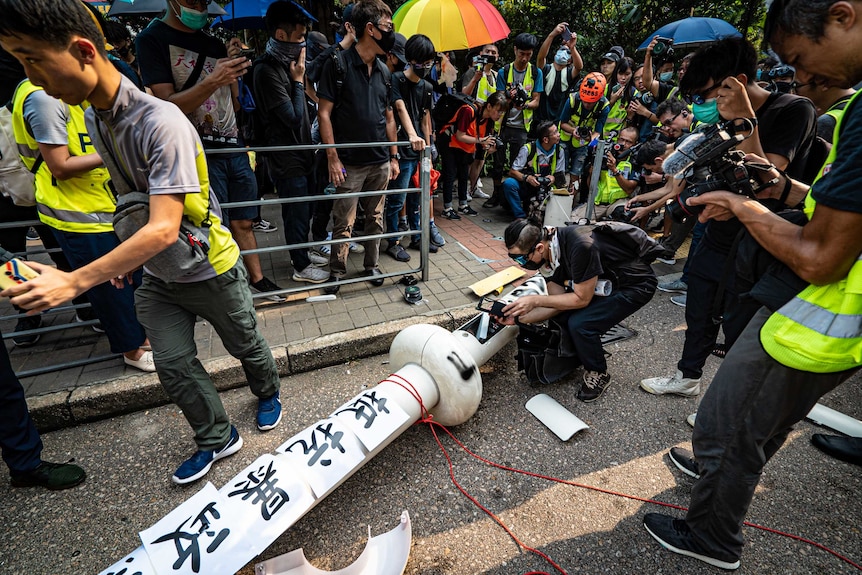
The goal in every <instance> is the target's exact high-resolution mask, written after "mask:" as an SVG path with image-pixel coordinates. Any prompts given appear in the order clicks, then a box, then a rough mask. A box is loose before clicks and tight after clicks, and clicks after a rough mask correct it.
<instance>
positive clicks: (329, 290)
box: [323, 276, 341, 295]
mask: <svg viewBox="0 0 862 575" xmlns="http://www.w3.org/2000/svg"><path fill="white" fill-rule="evenodd" d="M326 281H328V282H337V281H338V278H337V277H335V276H329V279H328V280H326ZM340 289H341V286H340V285H338V284H335V285H331V286H326V287H325V288H323V293H325V294H326V295H335V294H337V293H338V290H340Z"/></svg>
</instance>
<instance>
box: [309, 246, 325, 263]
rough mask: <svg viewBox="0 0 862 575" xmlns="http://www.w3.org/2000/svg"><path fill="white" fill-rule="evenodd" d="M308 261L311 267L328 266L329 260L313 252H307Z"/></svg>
mask: <svg viewBox="0 0 862 575" xmlns="http://www.w3.org/2000/svg"><path fill="white" fill-rule="evenodd" d="M308 259H309V261H311V265H313V266H328V265H329V258H328V257H326V256H324V255H321V254H319V253H317V252H315V251H313V250H308Z"/></svg>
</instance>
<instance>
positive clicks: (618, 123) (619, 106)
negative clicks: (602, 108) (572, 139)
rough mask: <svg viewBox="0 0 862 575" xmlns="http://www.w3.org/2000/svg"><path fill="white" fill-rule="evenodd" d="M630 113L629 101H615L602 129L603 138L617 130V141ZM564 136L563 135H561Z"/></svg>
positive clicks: (605, 138) (608, 136)
mask: <svg viewBox="0 0 862 575" xmlns="http://www.w3.org/2000/svg"><path fill="white" fill-rule="evenodd" d="M627 115H628V103H626V102H624V101H623V99H622V98H620V99H619V100H617V101H616V102H614V104H613V106H611V107H610V110H608V118H607V120H605V127H604V129H602V139H603V140H607V139H608V138H610V136H611V132H616V135H615V136H614V138H613V140H614V141H616V139H617V137H618V136H619V135H620V132H621V131H622V129H623V128H624V127H625V123H626V116H627ZM561 137H562V136H561Z"/></svg>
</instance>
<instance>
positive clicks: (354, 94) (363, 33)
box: [317, 0, 399, 293]
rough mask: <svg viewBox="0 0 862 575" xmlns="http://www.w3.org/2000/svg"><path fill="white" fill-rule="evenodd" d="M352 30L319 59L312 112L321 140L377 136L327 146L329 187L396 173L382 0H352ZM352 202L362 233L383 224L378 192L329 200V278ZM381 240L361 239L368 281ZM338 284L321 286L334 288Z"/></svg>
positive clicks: (376, 183)
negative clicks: (350, 40) (342, 45)
mask: <svg viewBox="0 0 862 575" xmlns="http://www.w3.org/2000/svg"><path fill="white" fill-rule="evenodd" d="M350 19H351V23H352V24H353V28H354V30H355V31H356V44H354V45H353V46H352V47H351V48H348V49H347V50H343V51H341V52H339V53H338V55H337V59H336V58H330V59H329V60H327V61H326V62H325V63H324V65H323V70H322V72H321V76H320V83H319V84H318V86H317V96H318V97H319V99H320V102H319V109H318V119H319V121H320V138H321V141H322V142H323V143H324V144H335V143H338V144H344V143H353V142H356V143H359V142H363V143H364V142H380V143H381V145H380V146H375V147H371V148H328V149H327V150H326V157H327V162H328V165H329V181H330V182H332V183H333V184H335V186H336V194H344V193H348V192H365V191H372V190H382V189H384V188H385V187H386V184H387V183H388V182H389V180H390V179H394V178H397V177H398V172H399V167H398V158H399V155H398V148H397V147H396V146H394V145H389V144H388V142H395V141H397V140H396V135H397V134H396V128H395V118H394V115H393V113H392V108H391V106H390V91H391V76H390V73H389V70H388V69H387V68H386V66H385V65H384V64H382V63H380V62H379V61H378V59H377V56H378V55H383V54H387V53H389V51H391V50H392V47H393V46H394V44H395V28H394V25H393V24H392V11H391V10H390V9H389V7H388V6H386V4H384V3H383V2H382V0H363V1H361V2H358V3H356V4H355V5H354V8H353V10H352V11H351V15H350ZM357 202H361V203H362V208H363V210H364V212H365V228H364V229H365V233H366V234H369V235H372V234H379V233H382V232H383V205H384V196H383V195H372V196H363V197H361V198H355V197H352V198H337V199H336V200H335V201H334V202H333V206H332V238H333V239H343V240H345V241H344V242H342V243H340V244H336V245H335V246H334V248H333V250H332V254H331V256H330V259H329V269H330V273H331V274H332V275H331V276H330V278H329V279H330V281H337V280H339V279H341V278H343V277H344V276H345V275H346V274H347V255H348V251H349V245H348V241H347V240H349V239H350V233H351V231H352V230H353V224H354V221H355V219H356V207H357ZM379 255H380V240H368V241H366V242H365V259H364V262H363V267H364V271H363V272H362V275H363V276H366V277H368V278H370V279H369V280H368V281H370V282H371V284H372V285H375V286H382V285H383V278H380V277H378V276H380V275H382V273H381V271H380V269H379V268H378V267H377V264H378V259H379ZM338 289H339V286H338V285H334V286H331V287H328V288H325V291H326V293H336V292H337V291H338Z"/></svg>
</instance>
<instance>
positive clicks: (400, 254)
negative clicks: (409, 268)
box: [386, 244, 410, 262]
mask: <svg viewBox="0 0 862 575" xmlns="http://www.w3.org/2000/svg"><path fill="white" fill-rule="evenodd" d="M386 253H387V254H389V255H390V256H392V257H393V258H394V259H395V260H396V261H399V262H409V261H410V254H408V253H407V250H405V249H404V247H403V246H402V245H401V244H392V245H391V246H389V249H387V250H386Z"/></svg>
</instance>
